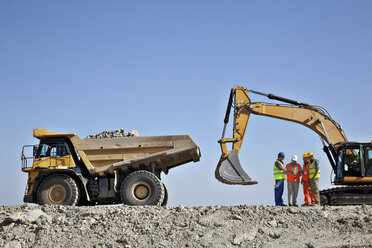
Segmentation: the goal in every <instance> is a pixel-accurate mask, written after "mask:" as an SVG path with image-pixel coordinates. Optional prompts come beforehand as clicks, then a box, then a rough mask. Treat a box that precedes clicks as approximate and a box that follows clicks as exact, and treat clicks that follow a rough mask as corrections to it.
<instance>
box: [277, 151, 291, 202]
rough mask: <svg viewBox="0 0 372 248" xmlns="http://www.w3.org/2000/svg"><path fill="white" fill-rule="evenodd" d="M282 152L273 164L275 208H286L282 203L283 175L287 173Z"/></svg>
mask: <svg viewBox="0 0 372 248" xmlns="http://www.w3.org/2000/svg"><path fill="white" fill-rule="evenodd" d="M284 158H285V154H284V152H279V154H278V159H277V160H276V161H275V163H274V179H275V186H274V194H275V205H276V206H286V205H285V204H284V203H283V192H284V180H285V175H286V174H287V173H288V172H287V170H286V169H285V168H284V162H283V160H284Z"/></svg>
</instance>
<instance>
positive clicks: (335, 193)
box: [320, 185, 372, 206]
mask: <svg viewBox="0 0 372 248" xmlns="http://www.w3.org/2000/svg"><path fill="white" fill-rule="evenodd" d="M320 204H321V205H330V206H345V205H363V204H364V205H372V186H371V185H355V186H344V187H336V188H330V189H325V190H322V191H320Z"/></svg>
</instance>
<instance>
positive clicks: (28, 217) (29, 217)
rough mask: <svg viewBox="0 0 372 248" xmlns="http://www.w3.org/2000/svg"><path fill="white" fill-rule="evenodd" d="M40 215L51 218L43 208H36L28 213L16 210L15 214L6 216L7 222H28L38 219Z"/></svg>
mask: <svg viewBox="0 0 372 248" xmlns="http://www.w3.org/2000/svg"><path fill="white" fill-rule="evenodd" d="M40 216H45V217H46V218H49V216H47V215H46V214H45V213H44V212H43V211H42V210H41V209H34V210H31V211H28V212H26V213H23V212H16V213H14V214H11V215H9V216H8V217H6V218H5V223H7V224H10V223H15V222H19V223H22V224H27V223H30V222H34V221H36V220H37V219H38V218H39V217H40Z"/></svg>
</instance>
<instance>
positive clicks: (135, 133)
mask: <svg viewBox="0 0 372 248" xmlns="http://www.w3.org/2000/svg"><path fill="white" fill-rule="evenodd" d="M137 136H139V134H138V131H137V130H130V131H129V132H125V130H124V129H120V130H114V131H103V132H101V133H97V134H91V135H88V137H86V139H107V138H118V137H120V138H121V137H137Z"/></svg>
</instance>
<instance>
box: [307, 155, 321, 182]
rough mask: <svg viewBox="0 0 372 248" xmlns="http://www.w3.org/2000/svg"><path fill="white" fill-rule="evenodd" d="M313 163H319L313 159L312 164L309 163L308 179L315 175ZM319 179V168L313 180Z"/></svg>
mask: <svg viewBox="0 0 372 248" xmlns="http://www.w3.org/2000/svg"><path fill="white" fill-rule="evenodd" d="M315 161H318V163H319V160H317V159H314V160H313V162H312V163H311V165H310V172H309V178H313V177H314V175H315V171H316V169H315ZM319 177H320V168H319V171H318V174H316V177H315V178H319Z"/></svg>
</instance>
